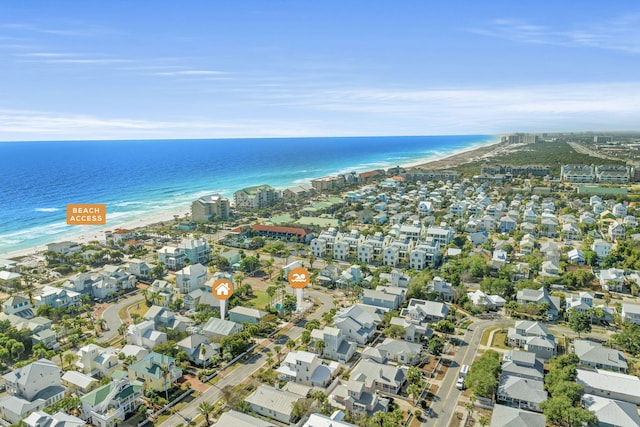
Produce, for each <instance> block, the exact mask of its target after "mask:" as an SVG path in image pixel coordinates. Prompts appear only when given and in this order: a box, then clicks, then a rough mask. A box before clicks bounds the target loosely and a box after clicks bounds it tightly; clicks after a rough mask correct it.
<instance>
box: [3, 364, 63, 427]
mask: <svg viewBox="0 0 640 427" xmlns="http://www.w3.org/2000/svg"><path fill="white" fill-rule="evenodd" d="M60 374H61V371H60V368H59V367H58V365H56V364H55V363H53V362H52V361H50V360H48V359H40V360H37V361H35V362H33V363H30V364H28V365H26V366H23V367H22V368H18V369H16V370H14V371H11V372H9V373H8V374H5V375H3V376H2V377H3V378H4V381H5V387H6V391H7V396H6V397H4V398H2V399H1V400H0V417H2V419H4V420H5V421H8V422H9V423H10V424H13V423H18V422H19V421H20V420H21V419H22V418H24V417H26V416H27V415H28V414H30V413H31V412H34V411H39V410H42V409H44V408H46V407H48V406H51V405H52V404H54V403H56V402H59V401H60V400H62V398H64V394H65V388H64V387H63V386H62V383H61V380H60Z"/></svg>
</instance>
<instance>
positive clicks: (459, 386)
mask: <svg viewBox="0 0 640 427" xmlns="http://www.w3.org/2000/svg"><path fill="white" fill-rule="evenodd" d="M456 388H457V389H458V390H462V389H463V388H464V378H462V377H460V378H458V381H456Z"/></svg>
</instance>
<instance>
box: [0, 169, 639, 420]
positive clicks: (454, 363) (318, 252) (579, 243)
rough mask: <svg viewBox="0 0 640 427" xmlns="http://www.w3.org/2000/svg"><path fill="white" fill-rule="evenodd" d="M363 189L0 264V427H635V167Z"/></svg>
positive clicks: (301, 192)
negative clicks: (295, 274)
mask: <svg viewBox="0 0 640 427" xmlns="http://www.w3.org/2000/svg"><path fill="white" fill-rule="evenodd" d="M375 172H376V173H375V174H374V175H371V174H365V173H361V174H360V175H358V174H355V173H353V174H352V173H349V174H343V175H336V176H331V177H325V178H323V179H318V180H314V181H313V182H312V183H311V184H310V185H309V186H307V187H300V188H290V189H285V190H278V189H275V188H272V187H270V186H269V185H266V184H265V185H259V186H255V187H251V188H247V189H244V190H241V191H238V192H237V193H236V194H235V195H234V198H233V200H227V199H225V198H224V197H223V196H221V195H219V194H212V195H209V196H203V197H200V198H199V199H197V200H195V201H193V203H192V205H191V208H192V215H191V217H190V218H189V220H188V221H186V220H185V221H183V220H182V219H179V218H176V221H174V222H172V223H164V224H158V225H156V226H153V227H145V228H144V229H140V230H124V229H117V230H113V231H110V232H109V233H105V236H108V237H107V238H105V240H104V241H95V242H91V243H88V244H74V243H73V242H66V243H64V242H63V243H56V244H51V245H49V246H48V248H47V251H46V252H45V253H44V254H42V255H41V256H40V257H39V258H37V257H35V258H33V257H32V258H25V259H18V260H0V272H2V273H4V274H3V275H0V285H1V286H2V291H3V298H2V313H0V339H2V341H3V343H4V345H3V346H1V348H0V361H1V367H2V369H3V373H2V379H3V381H2V384H3V387H2V392H1V393H0V418H1V419H0V424H2V425H6V426H10V425H28V426H32V425H33V426H36V425H38V426H47V425H56V426H63V425H64V426H71V425H78V426H80V425H94V426H100V427H107V426H115V425H131V426H133V425H138V426H142V425H158V426H176V425H184V426H186V425H207V426H209V425H214V426H222V427H224V426H231V425H235V426H244V425H254V426H256V425H257V426H307V427H315V426H373V425H398V426H399V425H407V426H423V425H424V426H446V427H449V426H472V425H480V426H491V427H501V426H504V427H510V426H519V425H526V426H545V425H549V426H571V427H573V426H576V427H577V426H582V425H600V426H621V427H627V426H629V427H631V426H638V425H640V415H639V413H638V405H640V382H639V381H640V379H639V378H638V374H640V365H639V364H638V360H637V356H638V355H639V354H640V329H639V328H640V301H639V300H638V299H637V297H638V293H639V289H640V263H639V262H638V260H640V237H639V236H640V228H638V223H637V219H638V216H640V208H639V206H640V205H638V202H637V201H635V199H632V198H630V197H627V193H623V192H621V190H625V191H626V189H628V188H630V186H631V182H632V181H633V179H634V177H635V176H636V175H635V169H634V168H632V167H628V166H620V165H610V164H589V165H582V164H577V165H576V164H567V165H563V166H562V167H561V168H560V170H559V171H557V172H556V171H554V169H552V168H549V167H542V166H540V165H535V164H531V165H526V166H518V167H515V166H513V165H507V164H493V163H486V164H484V165H483V167H482V169H481V173H480V174H477V175H473V176H464V175H463V174H462V173H461V174H458V172H457V171H455V170H449V169H446V170H422V169H408V168H407V169H405V168H401V167H397V168H392V169H389V170H379V171H375ZM605 184H606V185H605ZM312 224H316V225H312ZM297 268H298V269H299V268H302V269H305V270H306V271H307V272H308V273H309V275H310V281H309V282H310V283H309V285H308V286H306V287H304V289H295V288H294V287H292V286H291V283H290V282H289V279H288V275H289V273H290V272H291V271H294V269H297ZM221 279H223V281H222V282H220V280H221ZM220 283H223V284H224V286H225V288H224V292H222V290H220V289H219V288H218V287H217V286H218V285H217V284H220ZM465 365H468V366H469V369H468V372H467V371H466V370H465V372H462V370H461V368H462V366H465ZM20 423H22V424H20ZM47 423H48V424H47Z"/></svg>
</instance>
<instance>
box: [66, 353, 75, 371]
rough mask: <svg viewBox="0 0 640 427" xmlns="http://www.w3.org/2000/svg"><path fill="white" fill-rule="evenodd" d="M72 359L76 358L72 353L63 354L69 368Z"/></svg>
mask: <svg viewBox="0 0 640 427" xmlns="http://www.w3.org/2000/svg"><path fill="white" fill-rule="evenodd" d="M74 360H76V356H75V355H74V354H73V353H65V354H64V361H65V363H66V364H67V365H68V366H69V368H71V364H72V363H73V361H74Z"/></svg>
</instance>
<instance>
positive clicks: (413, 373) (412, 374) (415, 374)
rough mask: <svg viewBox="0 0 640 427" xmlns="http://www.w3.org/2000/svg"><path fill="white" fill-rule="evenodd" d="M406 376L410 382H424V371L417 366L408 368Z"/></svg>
mask: <svg viewBox="0 0 640 427" xmlns="http://www.w3.org/2000/svg"><path fill="white" fill-rule="evenodd" d="M406 377H407V381H409V384H420V383H421V382H422V372H421V371H420V369H418V368H416V367H415V366H411V367H410V368H409V369H407V374H406Z"/></svg>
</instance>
